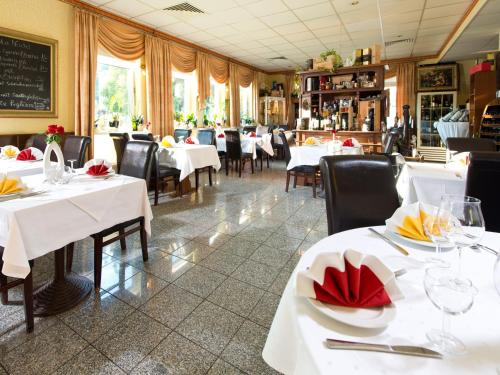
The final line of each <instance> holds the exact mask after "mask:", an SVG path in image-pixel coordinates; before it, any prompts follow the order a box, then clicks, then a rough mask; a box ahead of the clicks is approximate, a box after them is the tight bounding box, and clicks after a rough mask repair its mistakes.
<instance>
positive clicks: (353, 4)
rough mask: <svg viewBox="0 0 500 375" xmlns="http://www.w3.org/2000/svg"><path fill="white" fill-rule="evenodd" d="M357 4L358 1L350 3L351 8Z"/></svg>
mask: <svg viewBox="0 0 500 375" xmlns="http://www.w3.org/2000/svg"><path fill="white" fill-rule="evenodd" d="M358 4H359V1H358V0H355V1H353V2H352V3H351V5H352V6H355V5H358Z"/></svg>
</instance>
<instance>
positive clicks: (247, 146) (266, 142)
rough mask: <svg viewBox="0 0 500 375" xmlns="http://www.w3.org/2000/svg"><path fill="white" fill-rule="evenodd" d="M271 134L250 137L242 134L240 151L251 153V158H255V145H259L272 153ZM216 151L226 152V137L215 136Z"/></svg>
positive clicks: (268, 152)
mask: <svg viewBox="0 0 500 375" xmlns="http://www.w3.org/2000/svg"><path fill="white" fill-rule="evenodd" d="M271 138H272V134H263V135H262V136H255V137H250V136H247V135H242V136H241V137H240V140H241V151H242V152H243V153H245V154H252V157H253V159H257V146H259V147H261V148H262V150H264V151H265V152H266V153H267V154H269V155H270V156H273V155H274V151H273V146H272V143H271ZM216 143H217V151H221V152H226V138H225V137H221V138H219V137H217V138H216Z"/></svg>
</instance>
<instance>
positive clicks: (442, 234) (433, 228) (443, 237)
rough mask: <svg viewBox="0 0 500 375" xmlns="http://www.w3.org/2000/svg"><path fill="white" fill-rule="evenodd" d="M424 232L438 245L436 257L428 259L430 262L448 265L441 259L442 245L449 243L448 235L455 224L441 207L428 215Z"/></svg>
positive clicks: (424, 223)
mask: <svg viewBox="0 0 500 375" xmlns="http://www.w3.org/2000/svg"><path fill="white" fill-rule="evenodd" d="M423 227H424V232H425V234H426V235H427V237H429V239H430V240H431V241H432V243H434V245H435V246H436V252H435V256H434V257H430V258H428V259H427V261H428V262H429V263H434V264H435V265H441V266H446V265H447V263H446V262H445V261H444V260H443V259H441V257H440V254H441V245H444V244H447V243H449V241H448V236H449V232H450V231H451V230H453V226H452V225H450V221H449V218H448V215H446V214H445V213H444V212H443V211H442V210H441V209H436V210H434V212H432V214H430V215H428V216H427V217H426V218H425V220H424V222H423Z"/></svg>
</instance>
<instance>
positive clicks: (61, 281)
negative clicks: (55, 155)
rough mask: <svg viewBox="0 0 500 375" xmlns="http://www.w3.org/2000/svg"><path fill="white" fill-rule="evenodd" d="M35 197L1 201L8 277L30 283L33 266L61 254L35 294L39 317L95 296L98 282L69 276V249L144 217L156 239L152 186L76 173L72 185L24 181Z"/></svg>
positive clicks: (0, 234) (1, 242)
mask: <svg viewBox="0 0 500 375" xmlns="http://www.w3.org/2000/svg"><path fill="white" fill-rule="evenodd" d="M22 182H23V183H24V184H25V185H26V186H27V188H28V189H30V190H31V191H32V192H33V193H34V194H33V195H27V196H26V197H22V196H21V197H17V198H15V197H14V198H7V199H0V246H2V247H4V252H3V268H2V273H3V274H4V275H6V276H11V277H16V278H25V277H26V276H27V275H28V274H29V273H30V270H31V268H30V261H31V260H33V259H36V258H38V257H41V256H43V255H45V254H48V253H51V252H55V256H54V262H55V273H54V278H53V279H52V280H50V281H48V282H47V283H46V284H44V285H42V286H41V287H40V288H38V289H37V290H36V291H35V292H34V296H33V299H34V313H35V315H39V316H45V315H52V314H56V313H60V312H62V311H66V310H68V309H70V308H71V307H73V306H75V305H76V304H78V303H79V302H80V301H81V300H82V299H84V298H85V297H86V296H88V295H89V293H90V291H91V289H92V287H93V283H92V281H91V280H89V279H88V278H86V277H83V276H80V275H77V274H75V273H66V272H65V268H64V257H65V247H66V246H67V245H70V244H73V243H74V242H77V241H80V240H82V239H84V238H86V237H88V236H90V235H92V234H95V233H98V232H100V231H102V230H105V229H108V228H110V227H113V226H114V225H117V224H120V223H124V222H126V221H129V220H132V219H135V218H138V217H144V219H145V220H144V222H145V229H146V232H147V233H148V235H151V224H150V222H151V220H152V218H153V215H152V211H151V207H150V203H149V198H148V191H147V186H146V182H145V181H144V180H142V179H137V178H133V177H128V176H123V175H118V174H114V175H111V176H107V177H93V176H89V175H87V174H85V173H83V170H76V173H75V175H74V176H73V177H72V179H71V180H70V181H69V183H67V184H56V185H55V184H48V183H45V182H44V175H43V174H35V175H31V176H25V177H22Z"/></svg>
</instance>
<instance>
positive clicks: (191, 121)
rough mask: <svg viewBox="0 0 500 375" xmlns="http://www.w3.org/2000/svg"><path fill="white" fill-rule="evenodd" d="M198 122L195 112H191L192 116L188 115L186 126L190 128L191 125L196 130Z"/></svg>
mask: <svg viewBox="0 0 500 375" xmlns="http://www.w3.org/2000/svg"><path fill="white" fill-rule="evenodd" d="M197 122H198V120H196V116H195V114H194V113H193V112H191V113H190V114H188V115H187V117H186V125H187V126H188V127H189V126H190V124H192V125H191V126H192V127H193V128H196V124H197Z"/></svg>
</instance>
